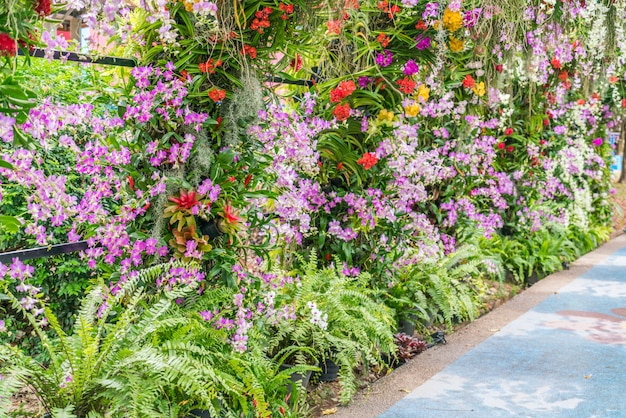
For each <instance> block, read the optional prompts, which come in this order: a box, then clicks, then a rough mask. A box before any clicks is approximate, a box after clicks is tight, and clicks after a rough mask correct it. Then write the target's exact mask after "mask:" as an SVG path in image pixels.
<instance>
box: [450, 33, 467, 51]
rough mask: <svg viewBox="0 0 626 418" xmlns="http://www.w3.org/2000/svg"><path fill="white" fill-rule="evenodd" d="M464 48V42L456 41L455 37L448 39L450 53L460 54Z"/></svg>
mask: <svg viewBox="0 0 626 418" xmlns="http://www.w3.org/2000/svg"><path fill="white" fill-rule="evenodd" d="M463 48H465V41H463V40H462V39H456V38H455V37H453V36H451V37H450V51H452V52H461V51H463Z"/></svg>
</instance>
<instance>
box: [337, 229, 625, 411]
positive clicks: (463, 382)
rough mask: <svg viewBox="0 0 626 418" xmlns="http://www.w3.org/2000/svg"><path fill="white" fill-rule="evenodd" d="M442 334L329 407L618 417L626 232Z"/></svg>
mask: <svg viewBox="0 0 626 418" xmlns="http://www.w3.org/2000/svg"><path fill="white" fill-rule="evenodd" d="M448 340H449V344H448V345H447V346H442V347H436V348H434V349H431V350H429V351H427V352H426V353H423V354H421V355H420V356H418V357H417V358H416V359H415V364H414V362H413V361H412V362H410V363H409V364H408V365H406V366H403V367H401V368H400V369H398V370H397V371H396V372H394V373H393V374H392V375H390V376H389V377H388V378H385V379H382V381H381V382H380V383H377V384H375V385H373V386H372V388H371V389H370V391H369V393H366V394H365V395H363V396H361V397H360V398H359V399H357V400H356V401H355V403H354V405H352V406H351V407H349V408H342V409H340V411H339V413H338V414H337V416H338V417H357V416H358V417H376V416H379V417H381V418H396V417H398V418H402V417H411V418H412V417H455V418H456V417H490V418H491V417H568V418H572V417H626V237H625V236H624V235H622V236H620V237H617V238H615V239H614V240H612V241H611V242H610V243H608V244H606V245H605V246H603V247H601V248H600V249H598V250H596V251H594V252H593V253H591V254H588V255H586V256H585V257H583V258H581V259H580V260H578V261H577V262H576V263H574V264H573V266H572V269H571V270H569V271H565V272H560V273H557V274H556V275H553V276H550V277H549V278H546V279H544V280H542V281H541V282H539V283H538V284H536V285H535V286H533V287H532V288H530V289H529V290H527V291H526V292H524V293H522V294H521V295H519V296H517V297H516V298H514V299H513V300H511V301H509V302H508V303H506V304H505V305H503V306H501V307H500V308H498V309H496V310H494V311H493V312H491V313H490V314H489V315H487V316H485V317H483V318H481V319H480V320H478V321H477V322H476V323H474V324H471V325H470V326H468V327H467V329H464V330H462V331H461V332H458V333H455V334H454V335H452V336H450V338H449V339H448ZM481 340H482V341H481ZM453 345H457V347H456V348H454V347H452V346H453ZM459 345H461V346H464V347H465V350H464V349H463V348H462V347H459ZM468 345H469V346H468ZM474 345H475V346H474ZM439 357H444V359H448V360H449V361H448V363H449V364H440V363H437V358H439ZM429 360H431V361H434V362H435V365H434V366H433V365H430V367H429V365H428V361H429ZM444 361H445V360H444ZM417 363H420V364H421V367H420V365H418V364H417ZM405 367H406V369H405ZM433 368H434V369H435V370H433ZM403 369H405V370H403ZM396 373H398V376H395V377H393V376H394V375H395V374H396ZM424 374H426V376H424ZM414 388H415V389H414ZM409 392H410V393H409ZM406 393H409V394H408V395H406ZM400 394H401V395H400ZM401 396H405V397H404V398H402V399H398V398H400V397H401ZM394 402H395V403H394Z"/></svg>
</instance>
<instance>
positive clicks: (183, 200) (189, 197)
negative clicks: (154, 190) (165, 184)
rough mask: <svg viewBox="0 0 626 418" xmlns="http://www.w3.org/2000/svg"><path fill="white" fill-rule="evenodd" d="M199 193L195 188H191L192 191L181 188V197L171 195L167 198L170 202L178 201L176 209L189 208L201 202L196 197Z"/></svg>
mask: <svg viewBox="0 0 626 418" xmlns="http://www.w3.org/2000/svg"><path fill="white" fill-rule="evenodd" d="M196 196H197V194H196V192H195V191H194V190H190V191H186V190H181V191H180V197H173V196H170V197H168V198H167V199H168V200H169V201H170V202H174V203H176V205H177V206H176V208H175V209H176V210H188V209H191V208H193V207H194V206H196V205H197V204H198V203H199V200H198V199H197V198H196Z"/></svg>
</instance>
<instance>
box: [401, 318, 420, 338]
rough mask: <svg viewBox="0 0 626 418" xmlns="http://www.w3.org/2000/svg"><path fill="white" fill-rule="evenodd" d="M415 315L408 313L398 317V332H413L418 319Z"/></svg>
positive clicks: (408, 333) (407, 333) (410, 333)
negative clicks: (405, 315)
mask: <svg viewBox="0 0 626 418" xmlns="http://www.w3.org/2000/svg"><path fill="white" fill-rule="evenodd" d="M418 319H419V318H418V317H417V315H414V314H410V315H409V316H407V317H404V318H400V320H399V321H398V332H401V333H403V334H406V335H413V334H415V324H416V323H417V321H418Z"/></svg>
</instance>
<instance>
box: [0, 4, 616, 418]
mask: <svg viewBox="0 0 626 418" xmlns="http://www.w3.org/2000/svg"><path fill="white" fill-rule="evenodd" d="M140 3H141V4H140V6H139V7H136V8H130V7H127V6H123V5H120V4H119V2H114V1H106V0H99V1H90V2H80V1H75V2H68V3H67V4H63V5H62V4H56V3H54V4H52V5H51V4H50V3H49V2H44V1H35V2H27V1H19V0H12V1H11V2H10V4H9V5H8V6H0V23H2V25H0V59H2V63H3V64H2V65H3V66H2V67H1V70H0V71H1V72H0V77H1V78H0V81H1V83H2V84H0V92H2V96H0V103H1V104H2V106H1V109H0V110H1V111H2V113H0V138H1V139H2V141H3V143H4V145H3V147H2V152H3V157H2V159H3V160H4V163H2V164H1V165H0V174H1V175H2V188H3V190H2V193H3V195H7V196H10V199H6V198H4V199H3V201H2V202H1V203H0V205H2V206H3V213H5V214H6V215H5V216H3V218H2V225H3V226H4V234H5V238H4V239H3V243H4V246H5V248H7V249H8V248H12V247H13V248H18V247H21V246H23V245H24V243H26V242H30V243H31V245H32V244H35V243H36V244H37V245H41V246H45V245H51V244H56V243H60V242H75V241H78V240H81V239H85V240H87V241H88V244H89V249H87V250H86V251H84V252H81V253H80V254H79V257H80V258H81V259H82V260H84V262H85V263H86V264H87V265H88V266H89V268H90V269H91V271H93V276H94V278H93V280H92V282H93V283H92V285H94V286H101V287H102V292H101V293H99V295H98V298H99V299H98V303H97V309H96V310H95V312H94V315H95V317H96V318H100V319H101V320H103V321H104V320H106V318H108V317H109V315H112V313H111V312H114V311H115V309H114V307H115V306H116V304H121V306H122V307H124V303H125V302H124V301H123V299H120V298H119V297H118V296H117V295H118V294H122V293H124V292H126V291H128V286H131V285H132V286H135V283H136V282H137V281H138V280H139V278H141V277H144V276H145V274H144V273H143V272H144V269H145V268H147V267H150V266H155V265H160V263H170V264H168V266H169V267H168V268H165V269H164V270H162V271H160V272H159V274H155V275H154V277H152V276H150V277H152V279H153V282H152V283H150V284H149V285H148V284H146V285H145V286H147V288H149V289H150V292H153V293H154V294H171V292H176V291H179V290H180V289H183V290H182V291H181V292H183V293H184V289H186V290H187V291H189V290H191V291H190V292H187V293H186V294H185V297H181V298H177V299H176V302H177V306H178V308H176V309H179V310H180V311H177V312H178V313H177V314H180V315H183V316H186V317H187V318H194V320H197V321H198V322H197V324H196V325H197V326H198V327H201V328H202V329H204V330H205V331H206V330H209V331H206V332H210V333H215V336H216V337H215V340H214V341H219V342H220V344H221V345H220V344H218V345H219V349H217V350H218V351H220V350H221V351H220V352H223V353H228V355H232V356H235V357H236V356H241V357H236V358H237V359H239V360H236V361H240V360H242V359H245V358H246V357H245V356H254V355H261V354H259V353H262V356H264V358H265V357H267V356H268V355H272V356H279V357H280V356H281V355H282V354H285V353H289V349H290V347H292V348H294V347H295V349H297V350H300V351H299V353H300V354H299V355H298V356H296V357H297V358H298V361H299V362H302V363H304V362H305V361H306V360H307V359H308V360H310V359H311V358H315V359H319V358H324V357H326V356H329V355H330V354H329V353H335V356H339V357H340V358H337V361H339V362H340V363H341V366H342V377H341V380H340V381H341V383H342V386H343V388H344V390H345V391H344V394H345V396H343V398H342V400H345V401H347V400H348V399H349V397H350V396H351V394H352V393H353V392H354V388H355V385H354V382H353V380H352V379H353V376H352V370H353V368H354V367H355V366H356V365H357V364H356V363H354V361H353V360H348V359H351V358H357V357H358V356H357V354H356V353H357V352H359V353H361V354H360V356H362V357H358V358H360V360H361V361H365V360H368V361H369V360H371V361H373V362H377V361H380V360H381V359H380V357H377V356H378V355H379V354H380V353H379V354H377V355H375V354H372V353H373V352H375V351H376V348H377V346H378V348H380V347H385V349H386V350H389V346H390V344H389V342H390V341H392V338H391V332H392V329H393V328H394V324H392V322H393V321H392V320H394V321H395V320H396V319H398V317H400V318H402V317H406V316H408V315H417V316H418V317H419V318H420V320H424V321H429V320H433V319H434V320H435V321H437V322H439V323H440V324H444V325H448V326H449V325H451V324H452V323H453V322H454V321H462V320H465V319H472V318H474V317H475V316H476V315H477V313H478V308H479V306H480V295H481V292H482V291H483V290H482V289H483V288H484V282H483V280H484V279H487V278H494V279H497V278H500V279H504V278H505V277H507V276H508V277H509V278H513V279H516V280H518V281H523V280H525V279H526V278H528V276H531V275H532V274H533V273H534V274H535V275H539V276H543V275H546V274H549V273H551V272H552V271H555V270H557V269H560V268H562V263H563V262H566V261H569V260H572V259H573V258H575V257H577V256H578V255H580V254H581V253H582V252H584V251H588V250H590V249H591V248H593V247H594V246H595V245H598V243H599V242H601V241H602V240H604V239H606V238H607V237H608V232H609V220H610V216H611V207H610V205H609V202H608V195H609V193H610V173H609V170H608V162H609V159H610V157H611V152H612V150H611V145H610V144H609V143H607V140H606V138H607V132H608V131H609V130H611V129H615V126H616V125H617V124H619V123H620V122H621V121H620V119H619V118H620V114H621V108H623V107H624V100H626V99H623V85H624V82H625V81H624V80H626V78H625V77H626V73H625V72H624V71H625V70H624V66H625V65H626V61H624V57H623V54H624V48H625V45H626V37H625V36H626V31H625V30H624V28H623V27H622V26H621V24H622V23H621V22H622V21H624V19H622V18H623V17H624V16H625V14H626V3H625V2H623V1H612V2H608V1H605V2H603V1H599V0H590V1H577V0H572V1H560V0H559V1H551V2H550V1H541V2H530V3H529V2H523V1H519V2H515V1H511V2H510V3H511V4H508V5H507V7H505V6H498V4H497V3H498V2H493V1H468V0H466V1H465V2H462V1H460V0H451V1H442V2H426V1H421V0H420V1H417V0H415V1H408V0H403V1H401V2H395V1H391V2H389V1H378V2H375V1H349V0H346V1H341V2H331V3H323V4H318V5H315V4H313V3H310V2H307V1H294V2H277V1H276V2H259V1H244V2H235V3H233V4H230V3H229V2H219V1H218V2H215V3H214V2H208V1H203V0H201V1H195V2H189V1H178V2H173V1H165V0H160V1H142V2H140ZM313 6H315V7H313ZM55 7H59V8H65V9H67V10H72V9H75V10H80V9H83V8H85V14H84V15H83V16H84V18H85V22H86V24H87V25H88V26H89V27H90V28H91V30H92V32H93V34H94V36H100V35H102V34H104V35H106V36H108V37H110V39H111V40H112V41H113V42H114V45H115V46H114V48H113V50H114V51H115V52H116V53H117V54H121V55H124V56H132V57H135V58H136V59H137V60H138V62H139V65H138V66H137V67H135V68H133V69H132V71H130V72H124V71H123V70H119V71H117V72H115V73H114V74H113V76H112V80H113V81H114V82H115V83H116V86H117V87H116V88H115V89H113V91H112V92H111V91H109V90H107V92H108V93H107V94H108V95H109V96H108V97H107V98H106V100H104V102H106V103H105V105H101V102H99V101H97V100H89V97H91V96H90V95H89V94H86V95H84V96H83V97H82V98H81V99H80V100H75V101H74V102H71V103H70V102H67V101H66V102H63V101H61V100H55V99H53V98H51V97H42V96H39V97H36V96H37V94H36V93H35V92H34V91H32V90H30V89H27V88H25V87H24V86H25V85H26V84H25V83H24V80H23V79H21V76H20V66H22V65H25V61H24V60H23V59H18V58H17V57H16V54H17V50H18V48H19V49H20V50H21V51H22V52H23V54H24V55H28V51H29V48H30V47H31V46H33V45H37V46H42V47H44V48H46V49H47V50H50V49H51V48H57V49H58V48H68V49H71V46H68V45H67V44H66V43H64V40H60V39H56V37H55V36H54V35H51V34H49V33H47V32H45V31H43V29H42V27H41V26H38V25H39V23H38V22H39V21H40V19H41V17H43V16H45V15H47V14H49V13H50V12H51V10H52V9H54V8H55ZM51 8H52V9H51ZM620 17H622V18H620ZM40 33H41V35H39V34H40ZM275 76H277V77H279V78H280V79H281V80H282V81H284V82H289V81H293V80H306V81H310V80H312V82H311V83H309V84H310V86H307V85H302V83H300V85H298V84H297V83H296V85H293V84H284V83H281V84H277V83H275V82H269V81H275V80H274V79H273V77H275ZM29 239H30V240H31V241H27V240H29ZM172 260H178V261H177V262H174V261H172ZM312 260H313V261H314V263H313V261H312ZM0 268H1V269H2V272H1V273H3V275H4V277H5V280H4V282H3V283H4V287H5V290H6V291H11V292H13V294H15V295H16V305H15V309H18V310H19V309H22V310H23V311H25V312H28V313H30V314H32V315H33V316H32V318H34V321H36V324H38V325H40V326H45V325H46V324H47V323H48V322H49V319H50V318H49V315H48V314H47V313H46V311H44V309H43V305H42V303H43V304H45V298H46V295H45V294H42V292H41V289H40V288H38V287H37V286H35V285H32V284H29V278H30V277H31V276H32V275H33V271H32V268H31V267H29V266H26V265H24V264H23V263H21V262H20V261H19V260H15V261H14V262H13V263H12V264H11V265H10V266H0ZM316 269H319V271H318V272H316V271H315V270H316ZM320 274H321V277H325V278H326V279H325V280H327V282H328V283H333V285H332V286H340V288H336V287H333V289H339V290H336V292H335V293H336V294H342V292H343V291H345V292H346V295H352V296H351V297H352V299H346V301H347V302H346V303H352V304H355V305H359V303H362V304H363V305H365V302H358V301H359V300H361V301H365V300H368V301H371V300H375V301H377V302H379V306H380V307H381V308H380V310H376V312H375V314H374V313H372V315H374V316H375V318H369V319H368V318H367V316H363V315H366V314H365V313H364V312H363V311H358V310H354V311H348V312H347V313H346V314H345V315H344V316H338V314H337V311H338V310H339V308H337V306H340V305H341V304H340V303H339V301H338V300H334V299H331V298H330V297H328V300H325V299H324V295H323V293H319V294H318V293H315V294H316V295H317V296H318V297H319V300H310V299H311V298H310V295H302V294H300V293H299V290H298V289H299V288H300V287H301V286H305V287H306V286H309V287H308V288H310V289H313V290H311V292H319V289H320V287H316V286H318V285H313V284H312V283H318V281H319V280H321V279H320ZM337 277H339V278H341V280H339V281H337V280H336V279H337ZM322 282H323V280H322ZM319 286H322V287H321V288H323V286H325V285H324V284H323V283H322V284H319ZM341 286H346V288H345V289H344V288H341ZM120 292H122V293H120ZM359 292H362V295H361V293H359ZM357 294H358V295H361V296H358V297H357V296H355V295H357ZM346 297H347V296H346ZM359 298H362V299H359ZM333 312H334V313H335V316H333ZM371 312H374V311H371ZM329 315H330V316H329ZM350 315H353V320H354V321H355V322H359V321H360V322H364V321H372V323H374V324H376V325H375V327H373V328H372V329H363V331H362V333H360V334H359V333H358V332H355V334H354V336H351V337H350V338H352V340H350V339H349V338H343V339H342V338H341V337H340V336H338V335H336V334H333V332H336V331H333V321H335V322H334V324H335V325H334V326H335V327H339V324H341V327H345V326H349V325H346V323H345V322H341V320H340V318H342V320H345V318H348V317H350ZM333 318H334V319H333ZM354 318H356V319H354ZM298 324H306V326H304V325H302V328H298V327H299V325H298ZM385 324H386V325H385ZM379 325H380V326H379ZM385 327H387V328H385ZM174 329H175V330H176V329H177V328H176V326H174ZM336 329H337V328H335V330H336ZM385 329H386V331H385ZM175 330H174V331H172V333H171V334H172V335H178V334H177V333H176V331H175ZM322 331H323V332H322ZM203 335H204V334H203ZM276 336H280V337H281V338H277V337H276ZM329 336H330V337H329ZM205 337H206V335H205ZM155 338H156V337H155ZM311 341H316V343H313V345H311V344H312V343H311ZM354 341H358V344H356V343H354ZM372 341H374V342H372ZM290 344H291V345H290ZM315 344H319V346H316V345H315ZM306 347H308V348H307V349H312V350H313V352H307V349H304V348H306ZM285 350H286V351H285ZM337 353H339V354H337ZM342 356H343V357H342ZM351 356H352V357H351ZM233 361H235V360H233ZM63 367H66V366H63ZM242 367H243V366H242ZM246 367H247V366H246ZM243 368H245V367H243ZM243 368H242V369H241V370H243ZM237 370H240V369H237ZM251 373H252V372H251ZM263 373H268V371H267V370H264V371H263ZM62 377H63V378H66V374H63V376H62ZM237 378H239V377H237ZM237 378H234V379H235V380H236V379H237ZM64 384H65V383H64ZM266 389H267V388H266ZM220 390H221V389H220ZM220 390H218V392H219V393H220V395H219V398H220V399H221V401H220V403H219V404H220V405H222V406H224V407H226V406H225V405H228V407H229V408H233V410H237V408H244V409H246V408H248V407H250V405H254V408H252V409H254V410H257V409H258V410H259V411H263V413H261V412H259V414H260V415H263V414H265V412H266V411H267V410H269V409H267V408H269V406H268V405H269V404H268V403H267V402H266V400H265V398H264V397H263V396H264V395H263V394H261V393H257V392H250V399H248V398H246V399H240V398H237V397H233V395H232V394H228V393H226V392H220ZM265 395H267V396H269V389H268V392H265ZM203 402H204V403H200V405H204V406H205V407H208V406H207V405H208V403H207V402H205V401H203ZM209 403H210V402H209ZM190 405H192V406H193V403H192V404H190ZM211 405H212V406H211V407H216V405H218V403H212V404H211ZM242 405H247V406H245V407H244V406H242ZM259 405H261V407H259ZM257 407H258V408H257ZM274 407H275V409H276V410H275V413H276V411H279V412H277V413H280V410H279V408H283V409H282V411H283V412H282V413H283V414H284V411H285V408H287V409H289V408H294V405H293V404H290V403H289V402H288V400H287V401H285V400H284V399H282V400H281V401H280V402H278V403H276V405H275V406H274ZM270 409H271V408H270ZM246 410H247V409H246ZM294 410H295V409H294ZM295 413H296V414H297V412H295Z"/></svg>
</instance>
